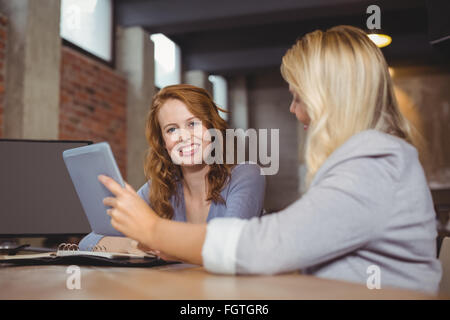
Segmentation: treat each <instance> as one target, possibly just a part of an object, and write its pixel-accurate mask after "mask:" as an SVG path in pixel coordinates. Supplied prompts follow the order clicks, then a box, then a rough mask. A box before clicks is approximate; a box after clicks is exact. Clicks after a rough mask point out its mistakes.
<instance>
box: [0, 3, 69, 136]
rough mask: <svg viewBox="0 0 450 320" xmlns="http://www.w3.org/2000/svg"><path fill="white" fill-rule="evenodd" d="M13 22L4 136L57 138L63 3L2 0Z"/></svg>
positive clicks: (10, 22) (7, 63) (2, 8)
mask: <svg viewBox="0 0 450 320" xmlns="http://www.w3.org/2000/svg"><path fill="white" fill-rule="evenodd" d="M0 11H2V12H3V13H4V14H5V15H6V16H7V17H8V19H9V30H8V44H7V53H6V55H7V57H6V91H5V110H4V124H5V125H4V137H5V138H17V139H25V138H29V139H58V124H59V82H60V60H61V38H60V35H59V25H60V1H59V0H46V1H35V0H14V1H11V0H0Z"/></svg>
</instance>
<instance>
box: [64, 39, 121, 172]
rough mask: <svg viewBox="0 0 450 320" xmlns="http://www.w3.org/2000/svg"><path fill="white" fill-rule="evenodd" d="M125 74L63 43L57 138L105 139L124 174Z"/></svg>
mask: <svg viewBox="0 0 450 320" xmlns="http://www.w3.org/2000/svg"><path fill="white" fill-rule="evenodd" d="M126 88H127V83H126V80H125V77H124V76H122V75H120V74H119V73H117V72H116V71H115V70H113V69H111V68H110V67H108V66H106V65H105V64H102V63H100V62H98V61H95V60H94V59H92V58H89V57H86V56H84V55H82V54H81V53H79V52H77V51H75V50H74V49H72V48H68V47H65V46H63V48H62V53H61V90H60V116H59V139H66V140H92V141H93V142H101V141H107V142H109V144H110V145H111V149H112V151H113V153H114V156H115V158H116V160H117V163H118V166H119V169H120V171H121V173H122V176H123V177H124V178H125V177H126V149H127V145H126V101H127V98H126V97H127V92H126Z"/></svg>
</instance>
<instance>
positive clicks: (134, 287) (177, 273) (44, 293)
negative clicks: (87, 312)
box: [0, 264, 435, 300]
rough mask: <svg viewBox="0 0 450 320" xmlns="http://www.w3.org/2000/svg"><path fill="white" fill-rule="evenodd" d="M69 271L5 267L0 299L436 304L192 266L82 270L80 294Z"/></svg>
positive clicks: (406, 294) (392, 293) (307, 280)
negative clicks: (402, 301) (68, 283)
mask: <svg viewBox="0 0 450 320" xmlns="http://www.w3.org/2000/svg"><path fill="white" fill-rule="evenodd" d="M66 270H67V266H26V267H25V266H20V267H0V288H1V290H0V299H188V300H189V299H194V300H197V299H219V300H222V299H223V300H229V299H230V300H231V299H255V300H265V299H286V300H288V299H433V298H435V297H432V296H427V295H425V294H421V293H418V292H413V291H405V290H397V289H387V288H386V289H382V290H369V289H367V288H366V286H364V285H359V284H352V283H347V282H341V281H333V280H325V279H319V278H316V277H311V276H305V275H300V274H298V273H290V274H283V275H277V276H223V275H214V274H210V273H208V272H206V271H205V270H204V269H203V268H201V267H198V266H193V265H188V264H178V265H168V266H163V267H156V268H111V267H81V289H80V290H77V289H73V290H69V289H67V287H66V281H67V278H68V277H69V276H70V275H69V274H67V273H66Z"/></svg>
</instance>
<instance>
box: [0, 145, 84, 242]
mask: <svg viewBox="0 0 450 320" xmlns="http://www.w3.org/2000/svg"><path fill="white" fill-rule="evenodd" d="M91 143H92V142H91V141H42V140H13V139H0V237H2V238H11V237H42V236H56V235H64V236H68V235H69V236H80V235H84V234H87V233H89V232H90V231H91V228H90V226H89V222H88V220H87V218H86V216H85V214H84V211H83V208H82V206H81V203H80V200H79V199H78V196H77V194H76V192H75V189H74V186H73V184H72V181H71V179H70V176H69V173H68V172H67V169H66V166H65V164H64V161H63V158H62V153H63V151H64V150H67V149H71V148H76V147H82V146H85V145H88V144H91Z"/></svg>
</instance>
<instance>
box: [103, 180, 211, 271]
mask: <svg viewBox="0 0 450 320" xmlns="http://www.w3.org/2000/svg"><path fill="white" fill-rule="evenodd" d="M99 180H100V182H102V183H103V184H104V185H105V187H106V188H108V189H109V190H110V191H111V192H112V193H113V194H114V195H115V197H107V198H105V199H104V201H103V203H104V204H105V205H107V206H110V207H111V209H108V210H107V213H108V214H109V215H110V216H111V224H112V226H113V227H114V228H115V229H117V230H118V231H120V232H122V233H123V234H124V235H126V236H128V237H129V238H132V239H134V240H136V241H138V242H139V243H141V244H143V245H145V246H146V247H148V248H151V249H153V250H158V251H161V252H162V253H163V254H167V255H170V256H172V257H175V258H177V259H179V260H182V261H185V262H189V263H194V264H202V253H201V252H202V247H203V242H204V240H205V235H206V224H190V223H184V222H177V221H170V220H166V219H163V218H160V217H159V216H157V215H156V213H155V212H154V211H153V210H152V209H151V208H150V206H149V205H148V204H147V203H146V202H145V201H144V200H143V199H142V198H141V197H140V196H139V195H138V194H137V192H136V191H135V190H134V189H133V188H132V187H131V186H130V185H129V184H128V183H125V188H122V187H121V186H120V185H119V184H118V183H117V182H115V181H114V180H113V179H111V178H109V177H106V176H99Z"/></svg>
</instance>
